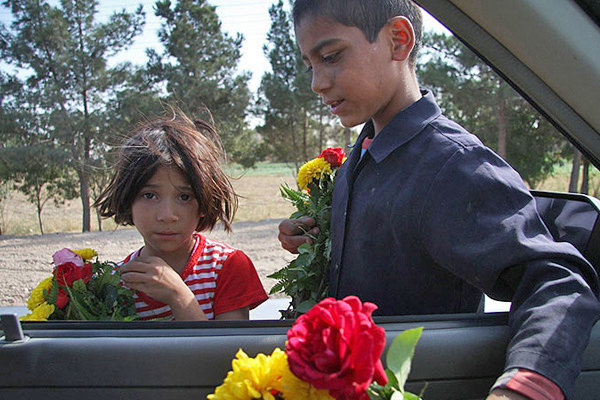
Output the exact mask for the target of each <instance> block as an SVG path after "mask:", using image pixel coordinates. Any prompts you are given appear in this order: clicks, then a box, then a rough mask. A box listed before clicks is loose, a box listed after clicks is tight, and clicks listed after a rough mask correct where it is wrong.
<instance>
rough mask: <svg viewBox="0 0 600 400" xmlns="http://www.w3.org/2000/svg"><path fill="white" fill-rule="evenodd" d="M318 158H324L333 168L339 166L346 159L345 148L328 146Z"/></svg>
mask: <svg viewBox="0 0 600 400" xmlns="http://www.w3.org/2000/svg"><path fill="white" fill-rule="evenodd" d="M317 158H324V159H325V161H327V162H328V163H329V165H331V167H332V168H339V167H340V165H342V162H343V161H344V149H343V148H341V147H328V148H326V149H325V150H323V151H322V152H321V154H319V155H318V156H317Z"/></svg>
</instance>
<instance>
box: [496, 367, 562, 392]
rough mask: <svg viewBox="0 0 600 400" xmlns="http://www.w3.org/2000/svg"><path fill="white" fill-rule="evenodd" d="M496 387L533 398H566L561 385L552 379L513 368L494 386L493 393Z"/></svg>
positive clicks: (526, 370)
mask: <svg viewBox="0 0 600 400" xmlns="http://www.w3.org/2000/svg"><path fill="white" fill-rule="evenodd" d="M496 389H507V390H510V391H512V392H516V393H519V394H521V395H522V396H525V398H528V399H531V400H564V398H565V397H564V395H563V392H562V390H561V389H560V387H559V386H558V385H557V384H555V383H554V382H552V381H551V380H550V379H548V378H546V377H544V376H543V375H540V374H538V373H537V372H534V371H531V370H528V369H524V368H513V369H510V370H508V371H506V372H505V373H504V374H502V376H500V378H498V380H496V383H495V384H494V386H493V387H492V389H491V390H492V393H493V391H494V390H496Z"/></svg>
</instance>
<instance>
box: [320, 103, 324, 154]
mask: <svg viewBox="0 0 600 400" xmlns="http://www.w3.org/2000/svg"><path fill="white" fill-rule="evenodd" d="M324 133H325V128H324V127H323V107H319V148H318V150H319V151H322V150H323V148H324V147H325V144H324V143H323V142H324V141H323V136H324Z"/></svg>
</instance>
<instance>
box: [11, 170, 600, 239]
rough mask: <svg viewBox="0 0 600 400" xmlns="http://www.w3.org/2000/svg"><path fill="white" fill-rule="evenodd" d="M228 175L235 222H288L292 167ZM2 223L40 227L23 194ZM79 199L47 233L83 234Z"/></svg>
mask: <svg viewBox="0 0 600 400" xmlns="http://www.w3.org/2000/svg"><path fill="white" fill-rule="evenodd" d="M226 171H227V173H228V174H229V176H231V177H233V178H232V183H233V186H234V187H235V190H236V192H237V193H238V194H239V195H240V199H239V209H238V212H237V214H236V218H235V221H260V220H265V219H280V218H287V217H288V216H289V215H290V214H291V213H292V212H293V211H294V210H293V207H292V206H291V205H290V204H289V203H288V202H287V201H285V200H284V199H282V198H281V196H280V194H279V186H280V185H281V184H282V183H283V182H287V183H288V185H290V186H292V187H293V186H294V185H295V172H294V166H293V165H292V164H285V163H259V164H258V165H257V166H256V167H255V168H252V169H247V170H245V169H242V168H240V167H239V166H228V167H226ZM569 174H570V165H566V166H562V167H559V168H557V169H556V171H555V173H554V175H553V176H551V177H549V178H547V179H546V180H545V181H544V182H542V183H541V184H540V185H539V186H538V187H537V189H542V190H552V191H561V192H564V191H567V189H568V183H569ZM599 192H600V173H599V172H598V171H597V170H596V169H594V168H592V179H591V182H590V194H592V195H593V196H596V197H598V195H599V194H600V193H599ZM0 207H1V209H0V223H1V224H2V228H3V233H4V234H5V235H15V236H23V235H36V234H39V233H40V231H39V226H38V221H37V215H36V211H35V206H34V205H33V204H31V203H29V202H28V201H27V199H26V198H25V196H24V195H23V194H20V193H17V192H12V193H11V194H10V196H9V199H7V200H6V201H4V202H2V203H1V204H0ZM81 210H82V209H81V202H80V200H79V199H75V200H71V201H68V202H66V203H65V204H62V205H59V206H55V205H54V204H53V203H49V204H47V205H46V206H45V208H44V210H43V212H42V218H43V224H44V232H45V233H53V232H80V231H81V225H82V223H81V221H82V211H81ZM91 225H92V230H93V231H96V230H98V223H97V219H96V215H95V213H93V214H92V223H91ZM102 228H103V229H104V230H110V229H115V228H116V225H115V223H114V222H113V221H112V220H104V221H103V223H102Z"/></svg>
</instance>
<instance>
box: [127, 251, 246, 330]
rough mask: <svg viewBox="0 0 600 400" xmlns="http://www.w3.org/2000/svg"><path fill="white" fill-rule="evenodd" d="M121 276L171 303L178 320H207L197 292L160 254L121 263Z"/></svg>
mask: <svg viewBox="0 0 600 400" xmlns="http://www.w3.org/2000/svg"><path fill="white" fill-rule="evenodd" d="M121 279H123V283H124V284H125V286H127V287H129V288H131V289H135V290H139V291H141V292H144V293H145V294H147V295H148V296H150V297H152V298H153V299H156V300H158V301H162V302H163V303H165V304H168V305H169V307H171V311H172V312H173V318H174V319H176V320H181V321H205V320H207V318H206V315H205V314H204V311H202V308H201V307H200V304H198V301H197V300H196V297H195V296H194V293H192V291H191V290H190V288H189V287H188V286H187V285H186V284H185V282H184V281H183V280H182V279H181V277H180V276H179V274H178V273H177V272H175V270H173V268H171V266H169V264H167V263H166V262H165V261H164V260H163V259H162V258H160V257H152V256H143V255H140V256H139V257H136V258H135V259H133V260H132V261H130V262H129V263H127V264H126V265H124V266H123V267H121ZM235 311H237V310H235Z"/></svg>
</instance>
